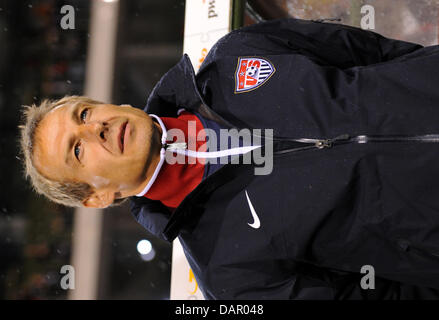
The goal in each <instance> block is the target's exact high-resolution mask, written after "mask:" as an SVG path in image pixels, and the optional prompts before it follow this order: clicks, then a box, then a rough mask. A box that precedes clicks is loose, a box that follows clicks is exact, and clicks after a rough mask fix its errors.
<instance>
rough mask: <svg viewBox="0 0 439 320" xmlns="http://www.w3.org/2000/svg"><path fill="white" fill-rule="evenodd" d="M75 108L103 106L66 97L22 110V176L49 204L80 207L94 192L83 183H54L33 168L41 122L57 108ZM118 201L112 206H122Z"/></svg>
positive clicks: (78, 98) (79, 98)
mask: <svg viewBox="0 0 439 320" xmlns="http://www.w3.org/2000/svg"><path fill="white" fill-rule="evenodd" d="M77 104H88V105H95V104H102V102H99V101H96V100H93V99H90V98H87V97H84V96H65V97H64V98H62V99H59V100H48V99H46V100H44V101H42V102H41V104H40V105H39V106H37V105H35V104H32V105H31V106H24V108H23V110H22V117H23V119H22V124H21V125H20V126H19V129H20V147H21V154H22V161H23V167H24V174H25V177H26V178H27V179H29V178H30V181H31V183H32V186H33V189H34V190H35V191H36V192H37V193H39V194H43V195H45V196H46V197H47V198H49V199H50V200H52V201H54V202H56V203H59V204H62V205H65V206H69V207H82V206H83V202H84V201H85V200H86V199H87V198H89V197H90V196H91V195H92V194H93V188H92V187H91V186H90V185H89V184H88V183H84V182H78V181H54V180H52V179H49V178H47V177H46V176H44V175H43V174H42V173H41V172H39V171H38V170H37V168H36V167H35V164H34V159H33V152H34V147H35V133H36V131H37V128H38V125H39V124H40V122H41V120H43V118H44V117H45V116H46V114H47V113H49V112H50V111H51V110H54V109H55V108H56V107H60V106H63V105H77ZM121 202H122V201H120V199H118V200H116V201H115V204H118V203H121Z"/></svg>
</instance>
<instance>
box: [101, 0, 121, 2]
mask: <svg viewBox="0 0 439 320" xmlns="http://www.w3.org/2000/svg"><path fill="white" fill-rule="evenodd" d="M102 1H104V2H118V1H119V0H102Z"/></svg>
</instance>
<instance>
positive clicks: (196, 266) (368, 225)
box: [131, 19, 439, 299]
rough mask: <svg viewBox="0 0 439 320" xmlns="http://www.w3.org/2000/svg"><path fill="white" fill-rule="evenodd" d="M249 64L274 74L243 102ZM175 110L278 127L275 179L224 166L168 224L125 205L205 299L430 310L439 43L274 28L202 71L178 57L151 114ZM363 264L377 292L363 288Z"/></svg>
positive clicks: (437, 256) (438, 237)
mask: <svg viewBox="0 0 439 320" xmlns="http://www.w3.org/2000/svg"><path fill="white" fill-rule="evenodd" d="M243 59H247V60H249V61H250V60H257V59H262V60H261V61H265V66H266V68H267V70H268V69H269V70H268V73H267V74H268V75H269V77H265V78H264V77H261V76H259V80H260V79H263V80H262V82H261V83H260V85H257V86H255V87H251V86H250V87H249V88H250V89H249V90H242V88H240V87H239V86H240V84H239V81H240V78H239V74H240V71H241V69H240V68H241V67H242V61H243ZM270 68H272V69H270ZM244 69H245V68H244ZM253 71H254V70H253ZM262 71H263V70H262V67H261V66H259V70H258V72H260V73H262ZM181 107H185V108H187V109H188V110H189V111H191V110H192V111H194V112H198V113H199V114H201V115H202V116H203V117H206V118H208V119H212V120H214V121H217V122H218V123H221V124H222V125H223V126H226V127H228V128H237V129H243V128H249V129H256V128H258V129H267V128H272V129H273V130H274V139H273V140H274V165H273V171H272V172H271V174H269V175H255V174H254V167H255V166H256V164H239V165H233V164H228V165H224V166H223V167H222V168H221V169H220V170H218V171H216V172H215V173H214V174H212V175H211V176H209V177H208V178H207V179H205V180H204V181H203V182H202V183H201V184H200V185H199V186H198V187H197V188H196V189H195V190H194V191H193V192H192V193H190V194H189V195H188V196H187V197H186V198H185V199H184V201H183V202H182V203H181V205H180V206H179V207H178V208H177V209H176V211H175V212H174V213H173V214H172V215H171V214H170V213H169V212H168V211H167V210H166V208H165V207H164V206H163V205H162V204H161V203H160V202H159V201H152V200H148V199H146V198H133V199H132V203H131V211H132V213H133V215H134V216H135V218H136V219H137V221H138V222H139V223H140V224H141V225H142V226H144V227H145V228H146V229H147V230H148V231H150V232H151V233H153V234H155V235H156V236H158V237H161V238H163V239H166V240H168V241H172V240H173V239H175V238H176V237H179V239H180V241H181V243H182V246H183V249H184V251H185V255H186V257H187V259H188V261H189V264H190V266H191V268H192V270H193V271H194V274H195V276H196V279H197V281H198V283H199V285H200V288H201V290H202V292H203V294H204V296H205V297H206V298H207V299H430V298H438V297H439V291H438V290H439V196H438V195H439V183H438V177H439V164H438V161H437V159H439V143H438V142H439V46H430V47H423V46H421V45H418V44H413V43H408V42H403V41H398V40H393V39H388V38H385V37H383V36H380V35H379V34H377V33H374V32H371V31H365V30H361V29H358V28H354V27H349V26H345V25H341V24H334V23H322V22H313V21H305V20H299V19H279V20H271V21H268V22H264V23H260V24H256V25H252V26H248V27H244V28H241V29H238V30H235V31H232V32H230V33H229V34H227V35H226V36H225V37H223V38H221V39H220V40H219V41H218V42H217V43H216V44H215V46H214V47H213V48H212V49H211V50H210V51H209V54H208V56H207V57H206V59H205V61H204V62H203V64H202V66H201V68H200V70H199V72H198V73H197V74H194V71H193V68H192V65H191V63H190V61H189V58H188V56H187V55H184V56H183V57H182V59H181V60H180V61H179V62H178V63H177V65H175V66H174V67H173V68H172V69H171V70H169V71H168V72H167V73H166V74H165V75H164V76H163V78H162V79H161V80H160V81H159V83H158V84H157V85H156V87H155V88H154V90H153V92H152V93H151V95H150V97H149V99H148V101H147V105H146V108H145V111H146V112H148V113H153V114H156V115H159V116H176V115H177V110H178V109H179V108H181ZM335 138H336V139H335ZM247 196H248V197H249V199H250V201H251V203H252V205H253V207H254V210H255V211H256V212H257V215H258V217H259V219H260V222H261V226H260V228H258V229H254V228H251V227H250V226H249V225H248V223H250V222H252V221H253V220H252V214H251V211H250V207H249V201H248V199H247ZM365 265H370V266H372V267H373V268H374V270H375V275H376V283H375V285H376V289H375V290H363V289H361V287H360V280H361V277H363V276H364V274H361V273H360V270H361V268H362V267H363V266H365Z"/></svg>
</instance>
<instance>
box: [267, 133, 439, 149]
mask: <svg viewBox="0 0 439 320" xmlns="http://www.w3.org/2000/svg"><path fill="white" fill-rule="evenodd" d="M275 140H277V141H294V142H300V143H303V144H311V146H306V147H299V148H291V149H285V150H280V151H277V152H276V154H282V153H288V152H295V151H300V150H307V149H313V148H317V149H324V148H331V147H333V146H334V145H339V144H346V143H370V142H378V143H380V142H421V143H426V142H439V134H425V135H411V136H404V135H386V136H378V135H359V136H354V137H351V136H350V135H349V134H342V135H339V136H337V137H335V138H332V139H310V138H300V139H289V138H275Z"/></svg>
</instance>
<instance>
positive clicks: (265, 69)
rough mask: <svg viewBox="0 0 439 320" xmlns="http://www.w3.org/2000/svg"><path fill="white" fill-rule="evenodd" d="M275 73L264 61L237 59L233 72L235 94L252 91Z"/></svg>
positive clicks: (270, 65)
mask: <svg viewBox="0 0 439 320" xmlns="http://www.w3.org/2000/svg"><path fill="white" fill-rule="evenodd" d="M275 72H276V69H275V68H274V66H273V64H272V63H271V62H269V61H268V60H266V59H262V58H255V57H245V58H242V57H239V58H238V65H237V67H236V71H235V93H242V92H247V91H251V90H254V89H256V88H259V87H260V86H262V85H263V84H264V83H265V82H267V81H268V79H270V77H271V76H272V75H273V74H274V73H275Z"/></svg>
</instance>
